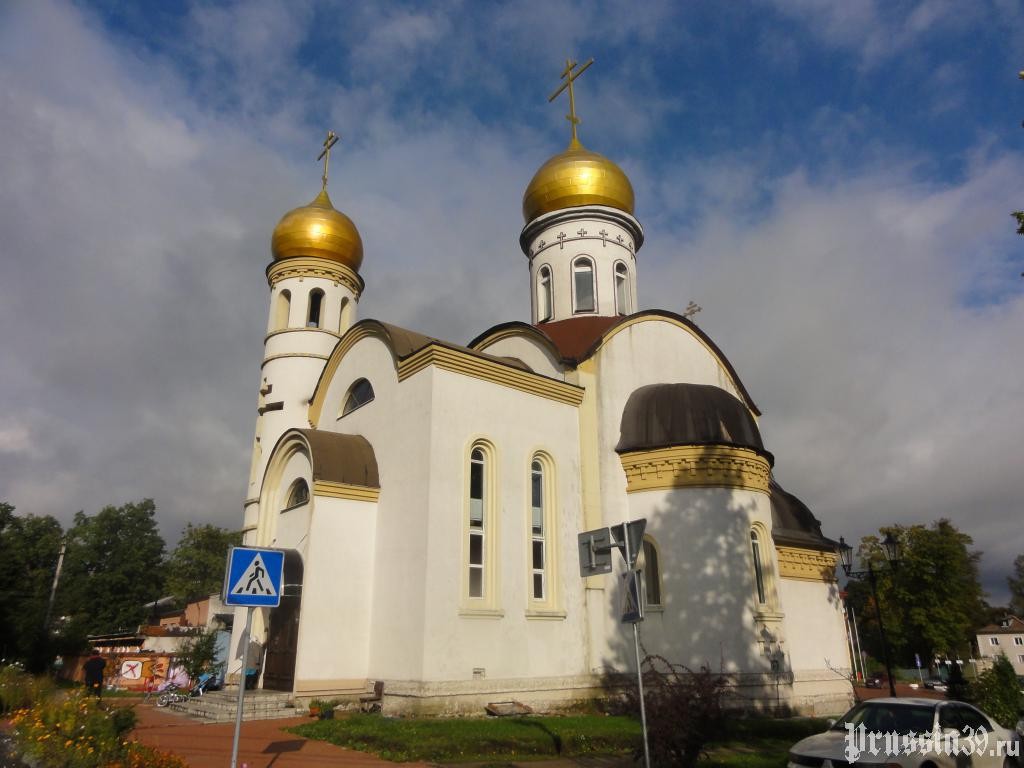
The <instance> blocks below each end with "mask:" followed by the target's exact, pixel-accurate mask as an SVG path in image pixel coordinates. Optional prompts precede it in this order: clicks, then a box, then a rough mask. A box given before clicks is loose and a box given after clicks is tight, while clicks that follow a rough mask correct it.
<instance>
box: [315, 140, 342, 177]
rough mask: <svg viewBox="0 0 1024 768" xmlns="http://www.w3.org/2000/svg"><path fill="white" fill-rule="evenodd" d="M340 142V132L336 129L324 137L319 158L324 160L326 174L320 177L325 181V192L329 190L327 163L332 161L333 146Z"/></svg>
mask: <svg viewBox="0 0 1024 768" xmlns="http://www.w3.org/2000/svg"><path fill="white" fill-rule="evenodd" d="M337 143H338V134H336V133H335V132H334V131H328V132H327V138H326V139H324V148H323V150H322V151H321V152H320V154H319V155H318V156H317V158H316V159H317V160H323V161H324V175H323V176H321V177H320V179H321V181H323V183H324V187H323V188H324V192H326V191H327V164H328V163H330V162H331V147H333V146H334V145H335V144H337Z"/></svg>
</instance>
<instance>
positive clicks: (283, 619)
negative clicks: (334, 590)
mask: <svg viewBox="0 0 1024 768" xmlns="http://www.w3.org/2000/svg"><path fill="white" fill-rule="evenodd" d="M301 607H302V558H301V557H300V556H299V553H298V552H295V551H294V550H289V551H288V552H286V553H285V556H284V589H283V590H282V594H281V604H280V605H279V606H278V607H277V608H274V609H272V610H271V611H270V632H269V633H268V635H267V651H266V661H265V664H264V667H263V687H264V688H265V689H268V690H272V691H288V692H291V690H292V688H293V687H294V685H295V655H296V653H297V652H298V649H299V614H300V608H301Z"/></svg>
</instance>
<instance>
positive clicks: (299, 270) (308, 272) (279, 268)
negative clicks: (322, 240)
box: [267, 256, 365, 298]
mask: <svg viewBox="0 0 1024 768" xmlns="http://www.w3.org/2000/svg"><path fill="white" fill-rule="evenodd" d="M290 277H321V278H323V279H325V280H331V281H333V282H335V283H341V284H342V285H344V286H345V287H346V288H348V289H349V290H350V291H352V293H353V294H355V296H356V298H359V295H360V294H361V293H362V292H363V287H364V285H365V284H364V283H363V278H361V277H360V276H359V275H358V274H356V272H355V270H353V269H352V268H350V267H348V266H346V265H345V264H340V263H338V262H336V261H330V260H328V259H318V258H316V257H315V256H299V257H292V258H289V259H282V260H281V261H275V262H274V263H272V264H271V265H270V266H268V267H267V282H268V283H270V286H271V288H273V287H274V286H275V285H276V284H277V283H279V282H280V281H281V280H285V279H287V278H290Z"/></svg>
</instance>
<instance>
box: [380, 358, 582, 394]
mask: <svg viewBox="0 0 1024 768" xmlns="http://www.w3.org/2000/svg"><path fill="white" fill-rule="evenodd" d="M431 365H433V366H435V367H437V368H441V369H443V370H446V371H452V372H454V373H461V374H463V375H464V376H472V377H474V378H477V379H482V380H484V381H489V382H491V383H493V384H500V385H502V386H505V387H509V388H511V389H518V390H520V391H521V392H527V393H529V394H531V395H537V396H538V397H546V398H548V399H549V400H555V401H557V402H560V403H565V404H567V405H573V406H578V405H579V404H580V403H582V402H583V390H582V389H581V388H579V387H577V386H574V385H572V384H566V383H565V382H564V381H556V380H555V379H549V378H548V377H547V376H541V375H540V374H537V373H528V372H527V371H523V370H521V369H519V368H513V367H512V366H508V365H503V364H501V363H498V362H495V361H493V360H486V359H483V358H480V357H477V356H476V355H471V354H467V353H465V352H462V351H460V350H457V349H450V348H448V347H442V346H440V345H438V344H431V345H430V346H427V347H424V348H423V349H421V350H420V351H419V352H417V353H416V354H414V355H412V356H411V357H408V358H406V359H405V360H402V361H401V362H400V363H399V364H398V380H399V381H403V380H405V379H407V378H409V377H410V376H412V375H413V374H415V373H419V372H420V371H422V370H423V369H424V368H427V367H429V366H431Z"/></svg>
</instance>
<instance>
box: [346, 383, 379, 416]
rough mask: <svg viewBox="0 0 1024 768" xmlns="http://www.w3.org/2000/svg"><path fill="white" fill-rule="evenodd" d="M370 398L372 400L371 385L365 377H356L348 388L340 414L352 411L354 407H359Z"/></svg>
mask: <svg viewBox="0 0 1024 768" xmlns="http://www.w3.org/2000/svg"><path fill="white" fill-rule="evenodd" d="M371 400H373V386H372V385H371V384H370V382H369V381H367V380H366V379H356V380H355V381H354V382H353V383H352V386H351V387H349V388H348V394H347V395H346V396H345V404H344V405H343V406H342V409H341V415H342V416H345V415H347V414H349V413H352V411H354V410H355V409H356V408H361V407H362V406H364V405H366V404H367V403H368V402H370V401H371Z"/></svg>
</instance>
